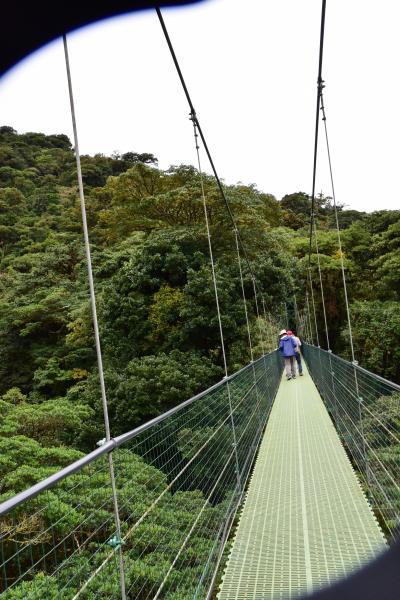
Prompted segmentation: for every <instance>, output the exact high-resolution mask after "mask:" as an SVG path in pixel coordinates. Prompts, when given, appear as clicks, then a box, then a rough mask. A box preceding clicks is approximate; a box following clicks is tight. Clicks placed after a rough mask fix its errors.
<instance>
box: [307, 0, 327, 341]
mask: <svg viewBox="0 0 400 600" xmlns="http://www.w3.org/2000/svg"><path fill="white" fill-rule="evenodd" d="M325 10H326V0H322V11H321V29H320V40H319V61H318V79H317V109H316V117H315V135H314V161H313V177H312V193H311V212H310V243H309V249H308V277H309V283H310V289H311V299H312V305H313V311H314V321H315V333H316V337H317V344H318V347H319V346H320V343H319V336H318V326H317V316H316V312H315V302H314V292H313V287H312V279H311V251H312V237H313V228H314V217H315V215H314V211H315V179H316V173H317V155H318V132H319V114H320V101H321V89H322V86H323V80H322V59H323V53H324V33H325Z"/></svg>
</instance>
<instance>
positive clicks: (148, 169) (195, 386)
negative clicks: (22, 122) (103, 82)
mask: <svg viewBox="0 0 400 600" xmlns="http://www.w3.org/2000/svg"><path fill="white" fill-rule="evenodd" d="M81 160H82V168H83V181H84V187H85V199H86V208H87V215H88V225H89V235H90V242H91V252H92V260H93V270H94V281H95V289H96V298H97V309H98V317H99V326H100V337H101V343H102V350H103V360H104V368H105V379H106V388H107V395H108V402H109V411H110V426H111V431H112V434H113V435H118V434H121V433H124V432H125V431H127V430H129V429H132V428H134V427H136V426H137V425H140V424H141V423H144V422H145V421H147V420H149V419H151V418H153V417H154V416H156V415H158V414H160V413H162V412H165V411H166V410H168V409H169V408H171V407H173V406H175V405H177V404H179V403H180V402H182V401H183V400H186V399H187V398H189V397H190V396H192V395H194V394H195V393H197V392H199V391H200V390H202V389H205V388H207V387H208V386H210V385H212V384H214V383H215V382H216V381H219V380H220V379H221V378H222V377H223V375H224V371H223V357H222V354H221V345H220V338H219V329H218V320H217V314H216V309H215V299H214V291H213V285H212V280H211V274H210V260H209V253H208V239H207V235H206V232H205V226H204V210H203V205H202V197H201V180H200V176H199V173H198V172H197V170H196V169H195V168H194V167H193V166H191V165H177V166H171V167H170V168H169V169H167V170H161V169H159V168H158V166H157V158H156V157H155V156H154V155H153V154H151V153H138V152H134V151H132V152H127V153H125V154H122V155H120V154H114V155H112V156H104V155H102V154H97V155H95V156H82V159H81ZM203 177H204V188H205V195H206V202H207V212H208V217H209V222H210V227H211V240H212V243H213V251H214V256H215V263H216V277H217V284H218V291H219V301H220V307H221V313H222V327H223V332H224V337H225V342H226V349H227V363H228V370H229V372H234V371H236V370H238V369H239V368H241V367H243V366H244V365H246V364H247V363H248V362H249V348H248V336H247V330H246V319H245V313H244V310H243V299H242V291H241V287H240V280H239V278H238V262H237V255H236V246H235V238H234V233H233V230H232V224H231V222H230V220H229V218H228V215H227V213H226V209H225V208H224V206H223V204H222V203H221V200H220V196H219V192H218V188H217V186H216V183H215V181H214V178H213V177H211V176H209V175H206V174H204V175H203ZM225 192H226V195H227V197H228V199H229V202H230V205H231V208H232V211H233V213H234V215H235V218H236V220H237V222H238V225H239V227H240V231H241V236H242V239H243V241H244V244H245V246H246V248H247V255H248V260H249V263H250V265H251V268H252V270H253V272H254V273H255V275H256V278H257V281H258V285H259V288H260V290H261V291H262V293H263V296H264V298H265V302H266V316H265V315H264V313H263V312H261V315H260V317H259V318H258V319H257V317H256V306H255V302H254V294H253V287H252V279H251V277H250V273H249V269H248V265H247V264H246V260H245V259H244V257H243V256H242V266H243V271H244V284H245V293H246V297H247V306H248V313H249V317H250V326H251V333H252V338H253V344H254V353H255V356H256V357H258V356H260V355H261V354H262V352H263V349H267V350H272V349H274V347H275V342H276V337H275V336H276V333H277V330H276V328H277V327H278V326H280V325H281V324H285V323H286V316H285V310H286V311H287V314H288V318H289V322H290V324H291V326H292V327H294V328H295V327H296V323H295V310H294V307H295V302H294V297H296V303H297V307H298V309H299V310H302V309H304V307H305V289H306V284H305V281H306V273H307V270H306V269H307V262H308V248H309V214H310V205H311V203H310V197H309V196H308V195H307V194H306V193H304V192H295V193H289V194H287V195H286V196H284V197H283V198H282V199H280V200H278V199H276V198H275V197H274V196H273V195H271V194H268V193H264V192H261V191H259V190H257V188H256V187H255V186H254V185H248V186H247V185H243V184H237V185H226V187H225ZM382 203H383V199H382ZM316 213H317V223H318V243H319V252H320V261H321V269H322V278H323V282H324V289H325V298H326V308H327V319H328V323H329V326H330V342H331V348H332V350H333V351H334V352H335V353H337V354H339V355H341V356H343V357H345V358H349V357H350V353H349V343H348V342H349V340H348V330H347V326H346V310H345V303H344V293H343V289H342V274H341V269H340V253H339V250H338V244H337V233H336V230H335V215H334V210H333V206H332V200H331V198H330V197H329V196H324V195H322V194H320V195H319V197H318V198H317V206H316ZM339 221H340V227H341V236H342V250H343V257H344V262H345V267H346V276H347V282H348V288H349V298H350V310H351V317H352V325H353V335H354V345H355V351H356V356H357V358H358V360H359V362H360V364H361V365H362V366H363V367H365V368H367V369H369V370H371V371H374V372H375V373H377V374H380V375H382V376H384V377H386V378H388V379H391V380H393V381H395V382H397V383H400V360H399V359H400V343H399V333H398V332H399V331H400V211H389V210H380V211H376V212H373V213H363V212H358V211H355V210H347V209H346V208H345V206H339ZM312 250H313V252H312V256H311V264H312V278H313V282H314V289H315V292H316V293H315V301H316V310H317V318H318V324H319V332H320V343H321V346H322V347H326V342H325V338H324V333H323V332H324V325H323V315H322V308H321V302H320V299H319V295H318V293H317V292H318V289H319V288H318V286H319V280H318V272H317V268H316V264H317V263H316V260H317V259H316V254H315V247H314V246H313V249H312ZM285 305H286V308H285ZM260 308H261V307H260ZM271 327H272V328H273V334H271V333H270V332H271ZM268 332H269V333H268ZM264 334H268V335H267V341H265V339H264ZM0 339H1V344H0V457H1V458H0V481H1V483H0V500H2V499H5V498H6V497H8V496H11V495H13V494H15V493H17V492H19V491H21V490H23V489H25V488H27V487H28V486H30V485H32V484H33V483H35V482H36V481H38V480H40V479H42V478H44V477H46V476H48V475H50V474H51V473H53V472H54V471H56V470H57V469H59V468H60V467H63V466H65V465H67V464H69V463H71V462H72V461H74V460H76V459H77V458H79V457H80V456H82V453H83V452H89V451H91V450H93V448H94V447H95V445H96V442H97V441H98V440H100V439H101V438H103V437H104V425H103V413H102V408H101V397H100V388H99V378H98V370H97V362H96V354H95V348H94V336H93V327H92V317H91V308H90V302H89V292H88V284H87V271H86V261H85V253H84V245H83V235H82V224H81V212H80V204H79V196H78V190H77V179H76V163H75V156H74V152H73V148H72V144H71V142H70V140H69V139H68V137H67V136H66V135H63V134H57V135H44V134H42V133H24V134H18V133H17V132H16V131H15V130H14V129H13V128H12V127H9V126H3V127H0ZM314 341H315V340H314ZM126 464H127V471H128V472H130V471H132V473H131V475H132V477H131V479H133V480H136V479H137V482H138V483H137V485H141V486H142V488H143V489H142V500H141V501H143V503H145V502H146V499H149V500H151V499H152V498H153V495H154V489H155V487H154V486H155V485H156V484H155V483H154V482H156V483H157V482H158V485H161V484H162V480H163V477H164V478H165V475H163V473H162V472H161V471H160V470H157V469H155V468H154V467H150V466H149V465H146V463H145V462H144V461H142V460H141V459H139V458H138V457H135V455H134V454H131V455H130V458H127V459H126ZM151 469H152V473H151V477H150V475H149V470H151ZM128 475H129V473H128V474H127V477H128ZM145 476H146V477H147V478H149V477H150V480H152V481H153V483H152V484H151V485H150V486H148V485H147V486H146V485H144V484H143V480H144V479H145V478H146V477H145ZM101 477H102V475H99V478H100V479H101ZM100 484H101V482H99V481H97V483H96V482H93V481H92V480H91V484H90V485H93V486H95V487H94V488H93V489H91V492H90V493H88V496H87V502H88V503H93V502H99V503H100V502H101V500H102V498H101V497H100V498H99V497H98V496H96V495H95V490H96V489H97V488H98V487H99V485H100ZM100 487H101V485H100ZM185 494H187V495H186V496H185ZM196 494H197V495H196ZM94 498H95V499H94ZM132 502H133V500H132ZM199 503H201V492H198V491H197V492H193V491H191V492H189V491H188V492H182V508H181V513H180V514H178V515H177V514H176V512H175V511H174V510H173V508H172V506H171V505H170V504H169V500H168V497H166V499H165V503H164V505H163V510H164V511H166V512H168V511H169V512H170V519H176V520H178V521H179V519H183V520H184V519H185V518H186V517H185V511H189V512H190V511H191V510H192V506H191V505H200V504H199ZM130 510H135V508H134V506H133V505H132V506H130ZM209 510H210V511H213V510H214V511H216V516H215V518H217V516H218V510H220V508H218V506H217V507H213V508H211V507H210V509H209ZM32 527H33V524H32ZM147 535H148V536H150V537H151V535H152V533H151V531H149V532H148V534H147ZM169 543H170V544H173V543H174V539H173V536H172V537H171V539H170V540H169ZM203 543H204V540H203V538H202V534H201V533H200V534H199V537H198V540H197V544H198V548H197V552H198V553H200V554H201V548H202V547H203ZM193 552H194V550H193ZM81 559H82V558H80V560H81ZM82 560H83V559H82ZM159 560H160V557H159V556H158V557H157V561H159ZM157 561H156V560H155V559H154V560H153V563H152V562H151V561H150V562H148V563H147V564H146V565H144V566H143V565H142V566H141V567H140V568H143V569H145V570H146V569H147V571H146V573H147V575H148V577H150V579H151V577H152V570H153V571H154V570H156V566H155V565H157ZM131 568H132V569H136V568H139V567H138V566H137V563H132V565H131ZM37 577H38V578H39V579H40V578H42V579H43V578H44V577H46V576H45V575H44V574H43V573H39V574H37ZM103 584H104V585H107V582H106V581H104V582H103ZM27 585H28V586H29V585H30V583H27ZM53 585H54V586H55V587H54V591H53V592H48V595H47V596H46V597H48V598H53V597H54V598H59V597H62V595H61V593H60V592H59V590H58V588H57V587H56V584H55V583H54V584H53V583H52V582H51V581H50V582H49V587H48V590H51V589H52V588H51V586H53ZM27 589H28V588H26V590H27ZM26 590H24V589H22V588H19V591H18V592H15V593H14V592H13V593H11V592H10V595H9V598H15V599H16V598H24V597H25V595H26ZM18 593H20V595H18ZM13 594H16V595H13ZM51 594H53V595H51ZM37 597H38V598H39V596H37ZM66 597H67V596H66ZM88 597H90V596H88ZM110 597H111V596H110ZM169 597H170V598H175V599H176V600H177V599H178V598H181V597H182V598H183V597H185V594H184V593H183V592H182V595H181V596H180V595H178V594H176V595H175V596H173V595H172V594H171V595H170V596H169Z"/></svg>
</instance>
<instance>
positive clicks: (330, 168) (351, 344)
mask: <svg viewBox="0 0 400 600" xmlns="http://www.w3.org/2000/svg"><path fill="white" fill-rule="evenodd" d="M321 111H322V120H323V122H324V129H325V141H326V149H327V153H328V163H329V173H330V178H331V187H332V198H333V206H334V210H335V221H336V232H337V238H338V247H339V254H340V267H341V271H342V280H343V289H344V299H345V304H346V314H347V327H348V330H349V341H350V349H351V358H352V363H353V367H354V383H355V388H356V395H357V402H358V418H359V421H360V431H361V438H362V444H363V455H364V464H365V476H366V480H367V486H368V491H369V492H370V490H371V474H370V468H369V461H368V454H367V447H366V442H365V434H364V422H363V416H362V398H361V397H360V390H359V384H358V376H357V365H358V362H357V360H356V358H355V353H354V343H353V333H352V327H351V317H350V307H349V299H348V294H347V284H346V274H345V268H344V260H343V251H342V241H341V237H340V227H339V216H338V211H337V204H336V194H335V185H334V182H333V171H332V161H331V153H330V147H329V138H328V128H327V124H326V113H325V105H324V97H323V93H322V91H321ZM333 376H334V374H333V373H332V378H333Z"/></svg>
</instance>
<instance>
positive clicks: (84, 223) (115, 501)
mask: <svg viewBox="0 0 400 600" xmlns="http://www.w3.org/2000/svg"><path fill="white" fill-rule="evenodd" d="M63 43H64V55H65V66H66V70H67V79H68V91H69V102H70V107H71V118H72V128H73V132H74V145H75V158H76V169H77V174H78V187H79V198H80V205H81V213H82V226H83V236H84V240H85V253H86V265H87V272H88V280H89V290H90V301H91V307H92V317H93V328H94V336H95V343H96V355H97V365H98V369H99V379H100V389H101V399H102V405H103V417H104V428H105V434H106V440H107V441H109V440H110V439H111V434H110V422H109V418H108V406H107V395H106V388H105V383H104V371H103V359H102V353H101V345H100V335H99V326H98V320H97V310H96V295H95V291H94V283H93V271H92V258H91V254H90V244H89V233H88V226H87V219H86V207H85V195H84V191H83V180H82V168H81V159H80V154H79V144H78V130H77V126H76V117H75V104H74V96H73V91H72V80H71V69H70V64H69V56H68V45H67V37H66V35H63ZM108 462H109V471H110V480H111V489H112V499H113V506H114V520H115V527H116V532H117V536H118V539H119V540H120V539H121V524H120V518H119V510H118V499H117V490H116V485H115V476H114V466H113V460H112V455H111V453H109V454H108ZM118 553H119V579H120V590H121V598H122V600H125V599H126V593H125V574H124V563H123V557H122V549H121V546H119V549H118Z"/></svg>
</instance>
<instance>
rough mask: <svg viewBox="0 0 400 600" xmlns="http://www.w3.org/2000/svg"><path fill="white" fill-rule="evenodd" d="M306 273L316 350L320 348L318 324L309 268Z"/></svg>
mask: <svg viewBox="0 0 400 600" xmlns="http://www.w3.org/2000/svg"><path fill="white" fill-rule="evenodd" d="M307 272H308V279H309V283H310V290H311V304H312V307H313V314H314V326H315V337H316V338H317V346H318V348H320V345H319V335H318V324H317V313H316V311H315V301H314V290H313V285H312V278H311V267H308V269H307Z"/></svg>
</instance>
